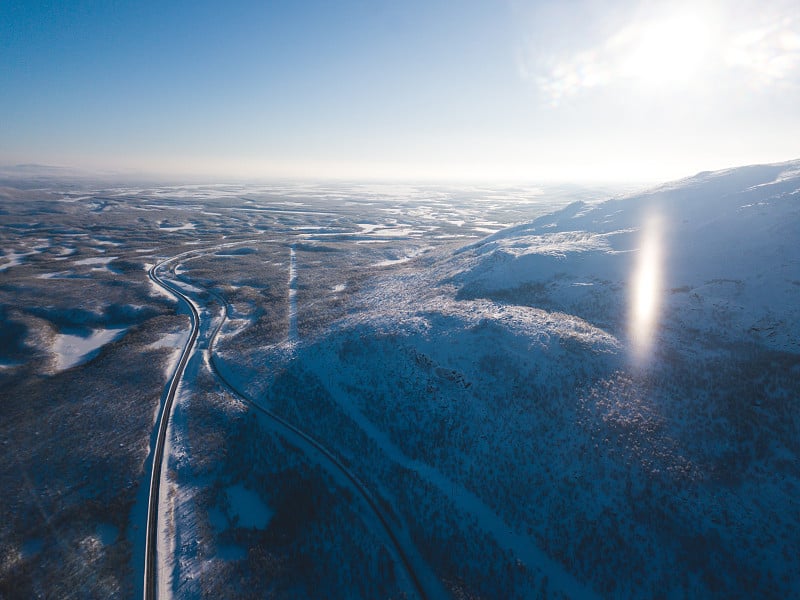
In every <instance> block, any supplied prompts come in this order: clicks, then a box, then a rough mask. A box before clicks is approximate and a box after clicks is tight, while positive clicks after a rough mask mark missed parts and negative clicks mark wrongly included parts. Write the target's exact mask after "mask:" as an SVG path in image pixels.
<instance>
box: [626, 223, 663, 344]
mask: <svg viewBox="0 0 800 600" xmlns="http://www.w3.org/2000/svg"><path fill="white" fill-rule="evenodd" d="M661 255H662V248H661V227H660V221H659V220H658V219H657V218H655V217H651V218H650V219H648V220H647V221H646V223H645V225H644V227H643V228H642V232H641V242H640V246H639V251H638V257H637V261H636V267H635V269H634V271H633V276H632V279H631V292H632V302H631V314H630V334H631V341H632V349H633V353H634V356H635V358H637V359H638V360H645V359H646V358H647V357H648V356H649V355H650V353H651V350H652V346H653V339H654V337H655V331H656V328H657V324H658V316H659V311H660V299H661V298H660V297H661V287H662V285H661V281H662V273H661V271H662V265H661V259H662V257H661Z"/></svg>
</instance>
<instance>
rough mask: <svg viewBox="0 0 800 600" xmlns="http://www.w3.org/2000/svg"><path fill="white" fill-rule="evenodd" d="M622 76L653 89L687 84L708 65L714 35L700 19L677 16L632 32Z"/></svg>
mask: <svg viewBox="0 0 800 600" xmlns="http://www.w3.org/2000/svg"><path fill="white" fill-rule="evenodd" d="M627 35H628V36H630V37H629V39H630V45H629V46H628V52H627V56H626V58H625V59H624V60H623V61H622V63H621V69H620V70H621V73H622V74H623V76H625V77H628V78H631V79H635V80H638V81H640V82H642V83H645V84H647V85H653V86H659V87H661V86H675V85H679V84H685V83H687V82H689V81H690V80H691V79H692V78H693V77H694V76H695V75H696V74H697V73H698V72H699V71H700V70H702V68H703V67H705V66H706V65H707V63H708V58H709V55H710V53H711V50H712V47H713V44H714V37H715V36H714V33H713V29H712V27H711V26H710V23H709V20H708V19H706V18H704V16H703V15H701V14H699V13H697V14H688V13H687V14H678V15H672V16H669V17H665V18H662V19H658V20H654V21H648V22H645V23H641V24H639V25H636V26H635V27H633V28H632V30H630V31H629V32H627Z"/></svg>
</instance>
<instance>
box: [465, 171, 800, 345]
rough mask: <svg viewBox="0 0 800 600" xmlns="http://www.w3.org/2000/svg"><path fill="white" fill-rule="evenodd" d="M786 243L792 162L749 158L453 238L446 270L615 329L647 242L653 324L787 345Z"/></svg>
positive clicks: (795, 189) (795, 306)
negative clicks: (450, 266) (467, 238)
mask: <svg viewBox="0 0 800 600" xmlns="http://www.w3.org/2000/svg"><path fill="white" fill-rule="evenodd" d="M798 242H800V162H791V163H784V164H780V165H765V166H754V167H746V168H740V169H732V170H729V171H721V172H716V173H701V174H699V175H696V176H695V177H691V178H689V179H685V180H682V181H678V182H675V183H672V184H668V185H665V186H662V187H659V188H656V189H655V190H652V191H650V192H647V193H645V194H640V195H636V196H631V197H626V198H622V199H618V200H611V201H608V202H604V203H602V204H600V205H594V206H590V205H586V204H583V203H576V204H573V205H571V206H569V207H567V208H565V209H563V210H561V211H559V212H557V213H554V214H552V215H549V216H546V217H543V218H540V219H537V220H536V221H534V222H533V223H530V224H526V225H522V226H518V227H514V228H511V229H507V230H505V231H501V232H499V233H497V234H495V235H493V236H490V237H489V238H486V239H485V240H483V241H481V242H479V243H477V244H474V245H472V246H470V247H468V248H467V249H465V251H464V254H466V255H467V256H469V257H470V260H469V261H468V266H467V267H466V268H464V269H463V271H462V272H460V273H459V274H458V275H457V276H456V277H455V278H454V281H455V282H456V283H457V284H458V286H459V288H460V290H459V291H460V295H461V297H485V298H495V299H499V300H503V301H506V302H512V303H516V304H530V305H536V306H549V307H557V308H559V309H560V310H566V311H568V312H570V313H574V314H577V315H580V316H583V317H585V318H587V319H588V320H589V321H591V322H593V323H595V324H602V325H604V326H609V327H610V328H611V329H612V330H613V331H614V332H615V333H617V334H620V335H623V336H624V335H625V331H624V330H623V328H622V327H621V325H623V324H624V323H626V321H627V319H628V317H630V311H628V310H627V307H628V306H629V305H631V304H635V303H636V298H635V296H636V293H637V291H636V285H637V284H636V281H637V269H639V268H640V266H639V265H640V263H639V261H640V260H643V257H642V254H643V253H644V251H645V250H646V249H647V248H648V247H650V252H651V254H652V256H651V257H650V260H652V262H653V264H652V265H650V266H649V268H651V269H652V270H653V273H652V274H653V276H654V280H653V281H652V286H653V290H652V293H653V294H654V295H655V298H654V300H658V305H659V308H660V309H661V311H663V312H661V314H659V315H656V316H655V320H656V321H657V322H656V323H654V325H656V326H657V327H656V328H657V329H661V331H659V332H658V333H657V335H658V334H663V333H664V331H663V330H667V331H672V332H673V333H677V331H679V330H680V331H685V330H686V329H687V328H688V329H692V330H695V331H697V334H698V335H701V334H707V333H709V332H713V333H714V334H715V335H722V336H724V337H725V338H726V339H728V340H731V341H732V340H739V341H741V340H750V341H754V342H758V343H763V344H767V345H768V346H770V347H771V348H774V349H780V350H788V351H792V352H797V351H798V350H800V345H799V344H800V336H798V324H799V323H800V302H798V294H800V252H798ZM644 260H645V261H646V260H647V259H646V258H645V259H644ZM645 268H648V267H647V265H645Z"/></svg>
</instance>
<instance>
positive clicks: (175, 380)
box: [144, 252, 200, 600]
mask: <svg viewBox="0 0 800 600" xmlns="http://www.w3.org/2000/svg"><path fill="white" fill-rule="evenodd" d="M189 254H191V252H186V253H183V254H178V255H177V256H173V257H172V258H168V259H167V260H164V261H162V262H160V263H158V264H156V265H154V266H153V267H150V270H149V271H148V272H147V276H148V277H149V278H150V280H151V281H152V282H153V283H155V284H156V285H158V286H159V287H161V288H162V289H164V290H166V291H167V292H169V293H170V294H172V295H174V296H175V297H177V298H178V299H179V300H182V301H183V303H184V304H186V306H187V307H188V308H189V311H190V314H191V319H192V331H191V334H190V335H189V339H188V341H187V342H186V345H185V346H184V347H183V352H182V353H181V358H180V360H179V361H178V365H177V366H176V367H175V371H174V372H173V373H172V378H171V379H170V382H169V387H168V388H167V393H166V396H165V398H164V402H163V404H162V407H161V412H160V413H159V415H158V435H157V437H156V445H155V449H154V452H153V464H152V471H151V473H150V493H149V497H148V502H147V529H146V534H145V545H144V553H145V560H144V598H145V600H153V599H155V597H156V574H157V568H156V550H157V546H158V502H159V496H160V488H161V485H160V484H161V470H162V466H163V463H164V446H165V445H166V440H167V427H168V425H169V418H170V415H171V414H172V404H173V401H174V400H175V394H176V393H177V391H178V386H179V385H180V382H181V379H182V377H183V372H184V371H185V370H186V364H187V363H188V362H189V357H190V356H191V354H192V352H193V351H194V346H195V343H196V342H197V335H198V333H199V331H200V315H199V313H198V311H197V308H196V307H195V305H194V304H193V303H192V302H191V301H190V300H189V298H188V297H187V296H186V295H185V294H184V293H183V292H181V291H180V290H179V289H178V288H177V287H175V286H173V285H171V284H169V283H166V282H165V281H164V280H163V279H161V278H160V277H159V276H158V271H159V269H161V268H162V267H163V266H165V265H167V264H168V263H170V262H173V261H175V260H177V259H179V258H182V257H184V256H187V255H189Z"/></svg>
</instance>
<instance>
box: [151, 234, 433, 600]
mask: <svg viewBox="0 0 800 600" xmlns="http://www.w3.org/2000/svg"><path fill="white" fill-rule="evenodd" d="M241 243H246V242H234V243H228V244H223V245H217V246H212V247H207V248H204V249H195V250H191V251H189V252H184V253H181V254H178V255H175V256H173V257H171V258H168V259H166V260H163V261H161V262H160V263H158V264H156V265H155V266H153V267H151V268H150V270H149V271H148V276H149V278H150V280H151V281H152V282H153V283H154V284H156V285H157V286H159V287H161V288H162V289H164V290H165V291H167V292H168V293H169V294H171V295H173V296H174V297H176V298H177V299H178V300H179V301H180V302H182V303H183V304H185V305H186V306H187V308H188V309H189V311H190V313H191V319H192V331H191V335H190V337H189V340H188V341H187V343H186V345H185V346H184V349H183V352H182V354H181V358H180V361H179V362H178V365H177V367H176V369H175V371H174V372H173V374H172V378H171V380H170V383H169V387H168V390H167V394H166V397H165V400H164V403H163V407H162V409H161V412H160V414H159V419H158V436H157V439H156V446H155V451H154V455H153V464H152V473H151V477H150V492H149V502H148V510H147V534H146V541H145V569H144V598H145V600H152V599H154V598H156V595H157V594H156V592H157V556H156V554H157V545H158V544H157V542H158V514H159V491H160V490H159V487H160V482H161V472H162V469H163V463H164V448H165V445H166V436H167V428H168V424H169V419H170V415H171V412H172V404H173V401H174V398H175V394H176V392H177V389H178V386H179V384H180V381H181V379H182V377H183V373H184V371H185V369H186V364H187V363H188V361H189V358H190V356H191V355H192V353H193V352H194V351H195V347H196V342H197V337H198V334H199V329H200V310H199V306H198V305H197V304H196V303H195V301H194V300H192V299H191V298H190V297H189V296H187V295H186V294H185V293H184V292H183V291H182V290H181V289H179V288H178V287H177V286H176V285H175V284H173V283H170V282H167V281H165V280H164V279H162V278H161V277H160V276H159V270H160V269H161V268H163V267H164V266H166V265H167V264H169V263H172V262H175V261H177V260H179V259H181V258H188V257H192V258H198V257H200V256H202V255H204V254H207V253H209V252H213V251H215V250H219V249H220V248H224V247H230V246H233V245H237V244H241ZM292 258H293V257H292ZM205 291H206V292H207V293H208V294H209V296H210V297H212V298H213V299H214V300H216V301H217V302H219V304H220V305H221V306H222V307H223V309H224V310H223V315H222V319H221V320H220V322H219V323H218V324H217V325H216V327H215V328H214V330H213V332H212V334H211V337H210V340H209V345H208V365H209V368H210V369H211V371H212V373H213V374H214V376H215V377H216V378H217V380H218V381H219V382H220V383H221V384H222V385H223V386H224V387H225V388H226V390H227V391H228V392H229V393H230V394H231V395H233V396H235V397H236V398H238V399H240V400H241V401H242V402H244V403H246V404H247V405H248V406H250V407H251V408H253V409H254V410H256V411H258V412H259V413H261V414H262V415H264V416H265V417H267V418H268V419H269V420H270V421H271V422H272V423H273V424H274V425H276V426H277V428H278V429H279V430H280V432H281V434H282V435H283V436H284V437H286V438H287V440H288V441H289V442H290V443H292V445H294V446H296V447H297V448H298V449H300V450H301V451H302V452H304V453H306V454H315V455H316V456H317V457H319V458H321V459H322V461H321V462H323V463H324V464H323V466H325V467H326V468H327V469H328V470H329V471H331V472H332V473H334V474H337V475H339V476H341V477H340V480H342V481H343V482H345V484H346V485H347V486H348V487H349V488H350V490H351V491H352V492H354V493H355V494H356V495H357V496H359V497H361V498H362V499H363V500H364V502H365V504H366V506H367V507H368V509H369V511H370V512H372V513H373V516H374V517H375V518H376V519H377V522H378V523H379V529H381V530H382V531H381V532H379V533H380V534H382V535H383V536H385V539H386V541H387V542H388V546H389V547H390V548H392V549H393V550H394V552H393V553H394V554H395V556H396V557H397V558H398V559H399V563H400V565H401V566H402V568H403V570H404V571H405V572H406V574H407V576H408V579H409V581H410V582H411V584H412V585H413V588H414V591H415V592H416V595H417V596H418V597H420V598H423V599H427V598H429V597H435V596H439V595H440V592H441V590H440V589H438V585H437V584H438V582H436V581H435V578H433V577H432V576H430V575H429V576H427V577H425V576H421V575H420V573H419V572H418V571H419V569H418V568H417V567H416V566H415V564H414V563H415V562H417V561H415V560H412V558H411V556H412V554H414V555H415V550H414V549H412V548H411V544H410V540H409V541H406V540H405V539H404V538H405V537H406V536H403V535H402V534H400V533H399V532H398V531H396V530H395V529H394V527H393V526H392V525H391V523H390V522H389V519H388V517H387V516H386V515H385V514H384V512H383V510H382V509H381V508H380V506H379V504H378V502H377V500H376V499H375V498H374V497H373V495H372V493H371V492H370V491H369V489H368V488H367V487H366V485H365V484H364V483H363V482H362V481H361V480H360V479H359V478H358V477H357V476H356V475H355V474H354V473H353V472H352V471H351V470H350V469H348V468H347V467H346V466H345V465H344V464H343V463H342V462H341V461H340V460H339V459H338V458H337V457H336V455H335V454H333V452H331V451H330V450H329V449H328V448H326V447H325V446H324V445H323V444H322V443H320V442H319V441H318V440H316V439H315V438H314V437H312V436H311V435H309V434H308V433H307V432H305V431H303V430H301V429H300V428H298V427H296V426H295V425H293V424H291V423H289V422H288V421H286V420H284V419H283V418H282V417H280V416H279V415H277V414H275V413H273V412H272V411H270V410H268V409H266V408H265V407H263V406H261V405H260V404H259V403H258V402H256V401H255V400H254V399H253V398H251V397H249V396H248V395H247V394H246V393H245V392H243V391H241V390H239V389H238V388H237V387H236V386H235V385H234V384H233V383H232V382H231V381H230V379H229V378H227V377H226V376H225V375H224V374H223V373H222V372H220V370H219V368H218V367H217V364H216V362H215V360H214V352H213V351H214V344H215V342H216V339H217V336H218V334H219V332H220V330H221V329H222V327H223V325H224V324H225V322H226V320H227V319H228V314H229V305H228V303H227V302H226V301H225V300H224V299H223V298H221V297H220V296H218V295H217V294H215V293H213V292H210V291H208V290H205ZM407 546H408V547H407ZM423 579H424V580H425V583H424V584H423V581H422V580H423ZM429 589H430V590H435V591H432V593H428V591H427V590H429Z"/></svg>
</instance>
